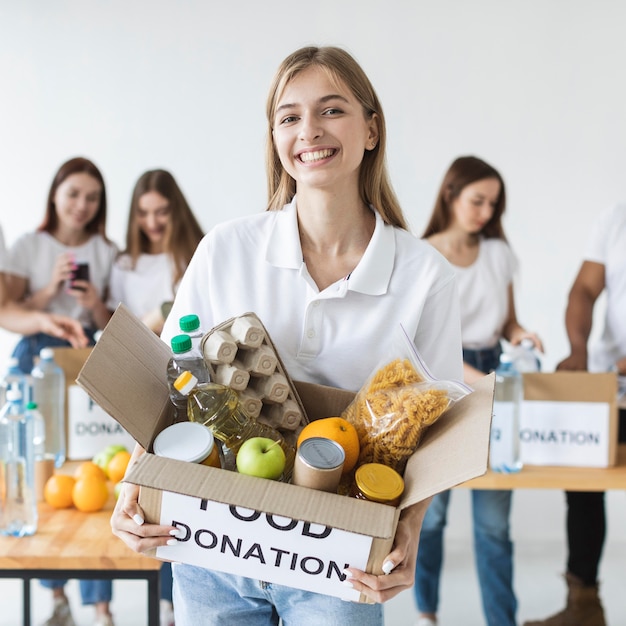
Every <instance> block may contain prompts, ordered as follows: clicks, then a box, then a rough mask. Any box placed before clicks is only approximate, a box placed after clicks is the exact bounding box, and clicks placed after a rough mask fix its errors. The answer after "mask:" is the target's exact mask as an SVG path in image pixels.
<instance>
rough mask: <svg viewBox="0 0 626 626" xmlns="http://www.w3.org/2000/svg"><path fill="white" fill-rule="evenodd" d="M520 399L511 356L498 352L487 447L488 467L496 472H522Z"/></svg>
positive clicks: (518, 377) (517, 374) (517, 375)
mask: <svg viewBox="0 0 626 626" xmlns="http://www.w3.org/2000/svg"><path fill="white" fill-rule="evenodd" d="M522 397H523V383H522V375H521V374H520V372H519V370H518V369H517V368H516V366H515V362H514V360H513V357H512V356H511V355H510V354H507V353H502V354H501V355H500V363H499V365H498V367H497V368H496V387H495V396H494V403H493V419H492V422H491V442H490V446H489V465H490V467H491V469H492V470H494V471H496V472H507V473H512V472H519V471H520V470H521V469H522V460H521V457H520V438H519V431H520V408H521V403H522Z"/></svg>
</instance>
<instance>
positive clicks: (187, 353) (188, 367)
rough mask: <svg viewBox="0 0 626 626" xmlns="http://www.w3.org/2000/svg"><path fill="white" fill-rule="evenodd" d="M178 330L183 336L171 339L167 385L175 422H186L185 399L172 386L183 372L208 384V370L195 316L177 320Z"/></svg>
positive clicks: (197, 320)
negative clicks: (174, 411) (174, 410)
mask: <svg viewBox="0 0 626 626" xmlns="http://www.w3.org/2000/svg"><path fill="white" fill-rule="evenodd" d="M179 326H180V329H181V330H182V331H183V333H184V334H180V335H176V336H175V337H172V339H171V341H170V347H171V349H172V356H171V358H170V360H169V361H168V364H167V384H168V386H169V393H170V400H171V401H172V404H173V405H174V406H175V407H176V421H177V422H182V421H186V420H187V397H186V396H184V395H182V394H181V393H180V391H178V389H176V387H175V386H174V382H175V381H176V379H177V378H178V377H179V376H180V375H181V374H182V373H183V372H191V373H192V374H193V375H194V376H195V377H196V378H197V379H198V382H199V383H207V382H209V379H210V376H209V370H208V368H207V364H206V361H205V360H204V357H203V356H202V350H201V348H200V340H201V339H202V331H201V330H200V320H199V319H198V316H197V315H185V316H183V317H181V318H180V320H179Z"/></svg>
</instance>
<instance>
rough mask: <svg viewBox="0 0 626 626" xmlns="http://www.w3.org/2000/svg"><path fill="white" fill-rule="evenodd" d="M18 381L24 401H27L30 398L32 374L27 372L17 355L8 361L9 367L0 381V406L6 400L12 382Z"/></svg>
mask: <svg viewBox="0 0 626 626" xmlns="http://www.w3.org/2000/svg"><path fill="white" fill-rule="evenodd" d="M14 382H16V383H18V386H19V389H20V391H21V392H22V402H27V401H28V399H29V398H30V386H31V383H30V376H28V375H27V374H25V373H24V372H23V371H22V370H21V369H20V366H19V360H18V358H17V357H11V358H10V359H9V360H8V362H7V369H6V371H5V373H4V376H3V377H2V381H1V382H0V406H4V403H5V402H6V392H7V390H8V389H9V387H10V386H11V384H12V383H14Z"/></svg>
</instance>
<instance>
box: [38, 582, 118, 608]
mask: <svg viewBox="0 0 626 626" xmlns="http://www.w3.org/2000/svg"><path fill="white" fill-rule="evenodd" d="M39 582H40V583H41V585H42V587H46V589H59V588H60V587H64V586H65V584H66V583H67V580H47V579H46V580H40V581H39ZM78 582H79V584H80V597H81V600H82V603H83V605H87V604H95V603H96V602H111V598H112V597H113V581H112V580H79V581H78Z"/></svg>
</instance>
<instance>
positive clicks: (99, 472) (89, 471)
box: [74, 461, 107, 480]
mask: <svg viewBox="0 0 626 626" xmlns="http://www.w3.org/2000/svg"><path fill="white" fill-rule="evenodd" d="M83 476H96V477H97V478H100V479H101V480H106V479H107V475H106V474H105V473H104V470H103V469H102V468H101V467H100V466H99V465H96V464H95V463H93V462H92V461H85V462H84V463H81V464H80V465H79V466H78V467H77V468H76V471H75V472H74V478H75V479H76V480H78V479H80V478H82V477H83Z"/></svg>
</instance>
